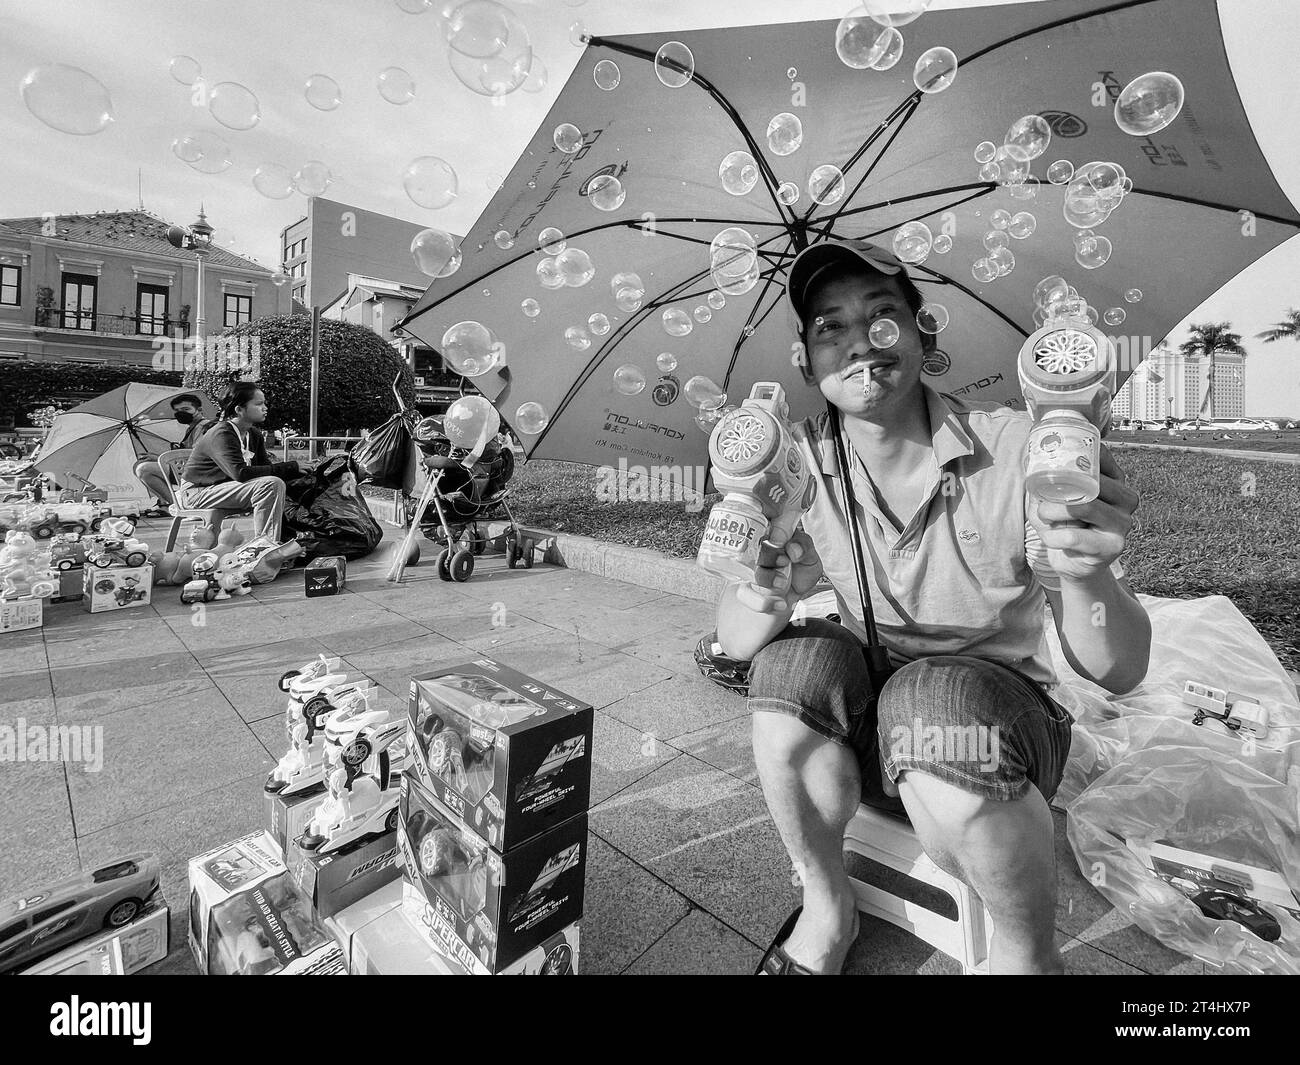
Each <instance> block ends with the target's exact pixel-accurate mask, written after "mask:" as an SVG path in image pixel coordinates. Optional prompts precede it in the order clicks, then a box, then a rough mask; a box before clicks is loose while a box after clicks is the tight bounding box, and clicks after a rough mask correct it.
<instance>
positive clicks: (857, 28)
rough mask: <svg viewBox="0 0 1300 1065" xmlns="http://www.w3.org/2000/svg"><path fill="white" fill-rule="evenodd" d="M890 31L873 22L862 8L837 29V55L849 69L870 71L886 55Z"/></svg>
mask: <svg viewBox="0 0 1300 1065" xmlns="http://www.w3.org/2000/svg"><path fill="white" fill-rule="evenodd" d="M888 42H889V36H888V31H886V30H882V29H881V28H880V24H879V23H876V22H873V21H872V20H871V19H870V18H869V17H866V13H865V12H864V11H862V9H861V8H857V9H855V10H854V11H852V12H850V13H849V15H848V17H846V18H842V19H840V21H839V24H838V25H837V26H836V27H835V54H836V55H838V56H839V57H840V62H842V63H843V64H844V65H845V66H847V67H852V68H853V69H854V70H868V69H870V67H871V66H872V65H873V64H874V63H875V62H876V61H877V60H878V59H879V58H880V57H881V56H882V55H884V53H885V48H886V46H887V44H888Z"/></svg>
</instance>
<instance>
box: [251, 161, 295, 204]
mask: <svg viewBox="0 0 1300 1065" xmlns="http://www.w3.org/2000/svg"><path fill="white" fill-rule="evenodd" d="M253 188H255V189H257V191H258V192H260V193H261V194H262V195H263V196H265V197H266V198H267V199H269V200H283V199H285V198H286V197H288V196H292V195H293V175H292V174H290V173H289V170H288V168H287V167H283V166H280V165H279V164H278V163H263V164H262V165H261V166H259V167H258V168H257V169H256V170H254V171H253Z"/></svg>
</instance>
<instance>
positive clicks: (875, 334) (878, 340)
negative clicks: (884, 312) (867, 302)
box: [867, 318, 899, 351]
mask: <svg viewBox="0 0 1300 1065" xmlns="http://www.w3.org/2000/svg"><path fill="white" fill-rule="evenodd" d="M898 336H899V331H898V323H897V322H896V321H894V320H893V319H892V318H877V319H876V320H875V321H874V322H872V323H871V328H870V329H869V330H867V339H868V340H870V341H871V346H872V347H873V348H876V349H877V350H878V351H883V350H884V349H885V348H892V347H893V346H894V345H895V344H897V343H898Z"/></svg>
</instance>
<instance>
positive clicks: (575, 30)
mask: <svg viewBox="0 0 1300 1065" xmlns="http://www.w3.org/2000/svg"><path fill="white" fill-rule="evenodd" d="M569 43H570V44H571V45H573V46H574V47H575V48H581V47H582V46H583V45H584V44H586V43H587V27H586V25H585V24H584V23H583V21H582V19H575V20H574V21H573V22H570V23H569Z"/></svg>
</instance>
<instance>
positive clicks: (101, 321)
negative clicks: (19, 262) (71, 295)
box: [35, 307, 190, 337]
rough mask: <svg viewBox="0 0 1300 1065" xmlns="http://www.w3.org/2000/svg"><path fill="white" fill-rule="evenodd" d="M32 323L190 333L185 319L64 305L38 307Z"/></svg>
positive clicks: (123, 332)
mask: <svg viewBox="0 0 1300 1065" xmlns="http://www.w3.org/2000/svg"><path fill="white" fill-rule="evenodd" d="M35 324H36V327H37V328H38V329H58V330H60V331H63V332H69V333H101V334H102V333H107V334H110V335H112V336H128V337H137V336H175V335H176V334H178V333H179V334H180V335H181V336H183V337H187V336H189V335H190V323H189V322H182V321H178V320H177V319H175V318H171V317H167V316H164V315H152V314H100V313H98V312H94V311H83V310H76V309H74V308H64V307H44V308H42V307H38V308H37V309H36V317H35Z"/></svg>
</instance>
